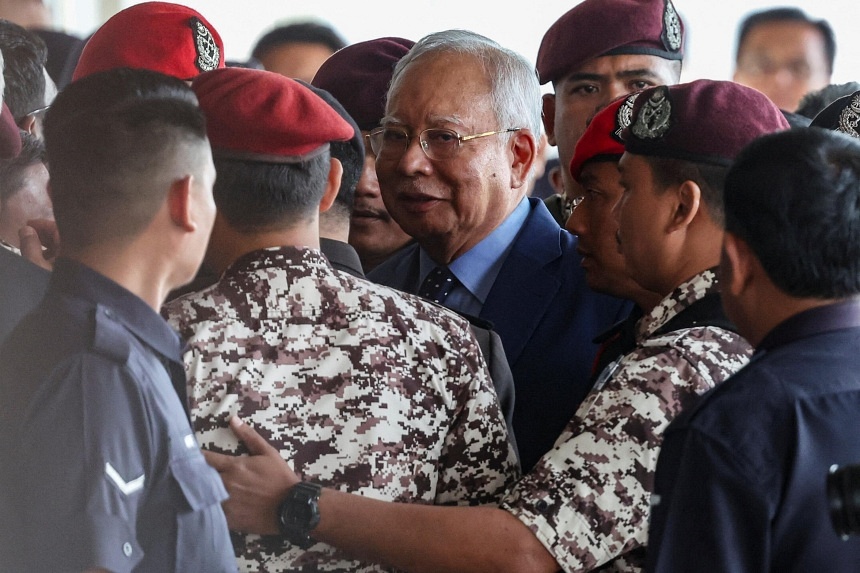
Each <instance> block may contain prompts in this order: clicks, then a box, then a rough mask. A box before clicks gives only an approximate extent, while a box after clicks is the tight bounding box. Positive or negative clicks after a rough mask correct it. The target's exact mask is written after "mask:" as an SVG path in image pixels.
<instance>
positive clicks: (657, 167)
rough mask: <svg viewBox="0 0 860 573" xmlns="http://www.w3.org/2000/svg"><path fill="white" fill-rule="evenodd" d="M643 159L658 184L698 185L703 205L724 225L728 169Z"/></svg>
mask: <svg viewBox="0 0 860 573" xmlns="http://www.w3.org/2000/svg"><path fill="white" fill-rule="evenodd" d="M641 157H643V158H644V159H645V161H647V162H648V165H649V166H650V167H651V173H652V174H653V177H654V182H655V183H656V184H657V185H659V186H660V187H662V188H666V187H669V186H672V185H680V184H681V183H683V182H684V181H692V182H694V183H695V184H696V185H698V186H699V189H701V191H702V202H703V203H704V204H705V205H706V206H707V208H708V214H709V215H710V216H711V219H712V220H713V221H714V222H715V223H717V224H718V225H722V224H723V219H724V216H723V186H724V184H725V180H726V173H727V172H728V168H727V167H723V166H720V165H712V164H710V163H702V162H697V161H686V160H683V159H675V158H672V157H658V156H641Z"/></svg>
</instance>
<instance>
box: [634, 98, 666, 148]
mask: <svg viewBox="0 0 860 573" xmlns="http://www.w3.org/2000/svg"><path fill="white" fill-rule="evenodd" d="M671 117H672V104H671V103H670V102H669V88H667V87H666V86H660V87H659V88H656V89H655V90H654V91H653V93H652V94H651V97H649V98H648V101H646V102H645V103H644V104H643V105H642V107H641V108H640V109H639V115H637V116H636V118H635V121H634V123H633V124H632V126H631V127H630V131H631V132H632V133H633V135H635V136H636V137H638V138H640V139H659V138H661V137H663V136H664V135H665V134H666V132H667V131H669V127H670V120H671Z"/></svg>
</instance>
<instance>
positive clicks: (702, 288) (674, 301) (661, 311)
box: [636, 269, 719, 340]
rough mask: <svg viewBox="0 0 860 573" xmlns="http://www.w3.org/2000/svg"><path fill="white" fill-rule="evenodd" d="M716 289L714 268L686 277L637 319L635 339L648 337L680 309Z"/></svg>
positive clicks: (717, 284)
mask: <svg viewBox="0 0 860 573" xmlns="http://www.w3.org/2000/svg"><path fill="white" fill-rule="evenodd" d="M718 291H719V281H718V280H717V274H716V270H715V269H708V270H706V271H703V272H701V273H699V274H697V275H694V276H693V277H692V278H690V279H687V280H686V281H684V282H683V283H681V284H680V285H678V286H677V287H675V289H674V290H673V291H672V292H671V293H669V294H668V295H667V296H666V297H665V298H664V299H663V300H661V301H660V303H659V304H658V305H657V306H655V307H654V308H653V309H652V310H651V312H649V313H648V314H646V315H645V316H643V317H642V318H641V319H640V320H639V322H638V324H637V325H636V338H637V340H642V339H645V338H648V337H649V336H651V335H652V334H654V333H655V332H657V330H659V329H660V327H661V326H663V325H664V324H666V323H667V322H669V321H670V320H672V319H673V318H674V317H675V316H677V315H678V313H680V312H681V311H682V310H684V309H685V308H687V307H688V306H690V305H691V304H693V303H694V302H696V301H697V300H700V299H702V298H704V297H705V295H707V294H710V293H712V292H718Z"/></svg>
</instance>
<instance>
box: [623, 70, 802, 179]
mask: <svg viewBox="0 0 860 573" xmlns="http://www.w3.org/2000/svg"><path fill="white" fill-rule="evenodd" d="M635 99H636V101H635V103H634V104H633V113H632V116H631V120H630V125H629V126H628V127H627V128H626V129H625V130H624V132H623V134H622V137H623V139H624V149H625V151H628V152H630V153H636V154H638V155H652V156H658V157H671V158H675V159H683V160H687V161H696V162H702V163H710V164H713V165H723V166H729V165H730V164H731V163H732V161H734V159H735V157H736V156H737V154H738V152H740V150H741V149H742V148H743V147H745V146H746V145H747V144H748V143H749V142H751V141H752V140H753V139H755V138H757V137H759V136H761V135H765V134H767V133H773V132H775V131H782V130H783V129H788V128H789V125H788V122H787V121H786V119H785V116H783V115H782V112H781V111H779V108H778V107H776V105H774V104H773V102H771V101H770V100H769V99H768V98H767V96H765V95H764V94H763V93H761V92H760V91H758V90H755V89H753V88H748V87H746V86H742V85H740V84H736V83H734V82H720V81H713V80H697V81H695V82H691V83H688V84H680V85H677V86H657V87H654V88H649V89H647V90H644V91H642V92H640V93H639V94H638V95H637V96H636V98H635Z"/></svg>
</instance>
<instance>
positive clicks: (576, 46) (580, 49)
mask: <svg viewBox="0 0 860 573" xmlns="http://www.w3.org/2000/svg"><path fill="white" fill-rule="evenodd" d="M618 54H642V55H649V56H659V57H661V58H665V59H667V60H680V59H682V58H683V56H684V25H683V23H682V22H681V18H680V17H679V16H678V12H677V11H675V7H674V6H673V5H672V1H671V0H585V1H584V2H582V3H581V4H577V5H576V6H574V7H573V8H571V9H570V10H568V11H567V13H565V14H564V15H563V16H562V17H561V18H559V19H558V20H556V21H555V23H554V24H553V25H552V26H550V28H549V30H547V32H546V34H544V36H543V40H542V41H541V44H540V49H539V50H538V56H537V70H538V75H539V76H540V83H542V84H545V83H547V82H553V81H557V80H560V79H562V78H564V76H566V75H567V74H569V73H570V72H571V71H573V69H574V68H577V67H579V66H581V65H582V64H584V63H585V62H587V61H589V60H593V59H594V58H597V57H600V56H614V55H618Z"/></svg>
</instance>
